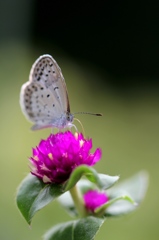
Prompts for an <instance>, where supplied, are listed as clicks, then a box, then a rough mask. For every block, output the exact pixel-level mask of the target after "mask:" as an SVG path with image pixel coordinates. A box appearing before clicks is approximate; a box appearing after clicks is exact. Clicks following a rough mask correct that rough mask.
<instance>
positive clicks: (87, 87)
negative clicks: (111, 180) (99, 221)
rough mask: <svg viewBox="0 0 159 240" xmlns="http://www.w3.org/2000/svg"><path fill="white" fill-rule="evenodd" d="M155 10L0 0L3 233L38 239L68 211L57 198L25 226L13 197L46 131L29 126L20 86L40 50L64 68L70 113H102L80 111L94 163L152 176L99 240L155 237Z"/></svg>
mask: <svg viewBox="0 0 159 240" xmlns="http://www.w3.org/2000/svg"><path fill="white" fill-rule="evenodd" d="M158 10H159V3H158V2H157V1H151V2H149V1H143V0H139V1H133V2H132V1H113V2H112V1H100V0H98V1H90V2H88V1H83V2H82V1H69V0H68V1H64V0H60V1H49V0H46V1H42V0H5V1H3V0H0V110H1V111H0V112H1V115H0V119H1V124H0V133H1V138H0V148H1V149H0V161H1V167H0V189H1V197H0V209H1V210H0V239H3V240H11V239H12V240H28V239H29V240H36V239H41V236H42V235H43V234H44V233H45V231H46V230H47V229H49V228H50V227H51V226H52V225H54V224H57V223H58V222H63V221H67V220H70V219H71V218H70V217H69V216H68V215H67V214H66V213H65V212H64V211H63V209H62V208H61V207H60V206H59V205H58V203H56V202H55V203H52V204H50V205H48V206H47V207H46V208H44V209H43V210H42V211H40V212H39V213H37V215H36V216H35V218H34V219H33V223H32V226H31V228H30V227H28V225H27V224H26V222H25V220H24V219H23V218H22V216H21V215H20V213H19V211H18V209H17V207H16V203H15V195H16V189H17V187H18V185H19V184H20V182H21V181H22V179H23V178H24V177H25V176H26V175H27V174H28V172H29V168H28V160H27V158H28V157H29V156H30V155H31V148H32V147H34V146H36V145H37V144H38V142H39V140H40V139H42V138H46V137H47V136H48V135H49V133H50V130H49V129H47V130H41V131H37V132H31V131H30V130H29V128H30V127H31V124H30V123H28V122H27V121H26V119H25V118H24V116H23V115H22V113H21V109H20V106H19V92H20V88H21V85H22V84H23V83H24V82H26V81H27V80H28V75H29V71H30V68H31V65H32V64H33V62H34V61H35V60H36V58H38V57H39V56H40V55H41V54H44V53H49V54H51V55H53V57H54V58H55V59H56V60H57V62H58V64H59V65H60V67H61V68H62V72H63V75H64V77H65V80H66V83H67V87H68V91H69V98H70V102H71V109H72V112H75V111H89V112H101V113H103V117H102V118H98V117H93V116H88V115H81V116H78V118H79V119H80V120H81V122H82V123H83V125H84V128H85V132H86V136H89V137H92V138H93V143H94V148H95V147H101V148H102V151H103V158H102V160H101V162H100V163H98V164H97V166H96V170H97V171H99V172H103V173H107V174H109V175H118V174H120V176H121V179H125V178H127V177H129V176H131V175H133V174H135V173H136V172H138V171H140V170H142V169H144V170H147V171H148V173H149V176H150V184H149V188H148V192H147V195H146V198H145V200H144V201H143V203H142V204H141V206H140V207H139V209H138V210H137V211H136V212H134V213H133V214H130V215H128V216H125V217H122V218H118V219H111V220H109V221H106V222H105V224H104V225H103V227H102V229H101V231H100V232H99V233H98V235H97V236H96V239H97V240H99V239H100V240H103V239H112V240H113V239H118V240H120V239H129V240H134V239H136V240H141V239H144V240H149V239H153V240H155V239H156V240H157V239H158V238H159V227H158V217H159V207H158V203H159V191H158V184H159V178H158V172H159V95H158V93H159V84H158V80H159V17H158ZM77 126H78V128H79V129H80V126H79V125H78V123H77Z"/></svg>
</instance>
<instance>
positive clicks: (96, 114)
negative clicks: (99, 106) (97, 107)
mask: <svg viewBox="0 0 159 240" xmlns="http://www.w3.org/2000/svg"><path fill="white" fill-rule="evenodd" d="M74 114H89V115H94V116H97V117H101V116H103V115H102V114H101V113H90V112H76V113H74Z"/></svg>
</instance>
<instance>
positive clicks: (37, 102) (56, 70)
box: [20, 54, 101, 130]
mask: <svg viewBox="0 0 159 240" xmlns="http://www.w3.org/2000/svg"><path fill="white" fill-rule="evenodd" d="M20 105H21V108H22V111H23V113H24V115H25V116H26V118H27V119H28V120H30V121H31V122H33V123H34V125H33V127H32V130H38V129H42V128H48V127H53V128H58V129H62V128H66V127H72V126H74V125H73V124H72V122H73V117H74V116H73V114H71V113H70V104H69V98H68V92H67V88H66V83H65V80H64V77H63V75H62V72H61V69H60V67H59V66H58V64H57V62H56V61H55V60H54V59H53V57H52V56H50V55H48V54H45V55H42V56H40V57H39V58H38V59H37V60H36V61H35V63H34V64H33V66H32V68H31V71H30V76H29V81H28V82H26V83H25V84H23V85H22V88H21V93H20ZM94 115H97V116H101V114H94Z"/></svg>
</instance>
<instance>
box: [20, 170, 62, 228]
mask: <svg viewBox="0 0 159 240" xmlns="http://www.w3.org/2000/svg"><path fill="white" fill-rule="evenodd" d="M61 194H63V188H62V186H61V185H56V184H44V183H43V182H42V181H41V180H40V179H38V178H37V177H35V176H33V175H32V174H29V175H28V176H27V177H26V178H25V179H24V180H23V181H22V183H21V185H20V186H19V189H18V193H17V198H16V201H17V206H18V208H19V210H20V212H21V213H22V215H23V217H24V218H25V220H26V221H27V222H28V224H30V223H31V219H32V217H33V216H34V214H35V213H36V212H37V211H39V210H40V209H42V208H43V207H45V206H46V205H47V204H49V203H50V202H51V201H53V200H54V199H55V198H57V197H58V196H60V195H61Z"/></svg>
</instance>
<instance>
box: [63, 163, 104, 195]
mask: <svg viewBox="0 0 159 240" xmlns="http://www.w3.org/2000/svg"><path fill="white" fill-rule="evenodd" d="M82 176H85V177H87V178H88V179H89V181H91V182H93V183H96V184H97V185H98V187H100V188H101V187H102V182H101V181H100V178H99V176H98V173H97V172H96V171H95V170H94V169H93V168H92V167H88V166H87V165H80V166H79V167H77V168H75V170H74V171H73V172H72V174H71V176H70V178H69V180H68V182H67V184H66V187H65V191H67V190H69V189H71V188H72V187H73V186H75V184H76V183H77V182H78V181H79V180H80V178H81V177H82Z"/></svg>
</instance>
